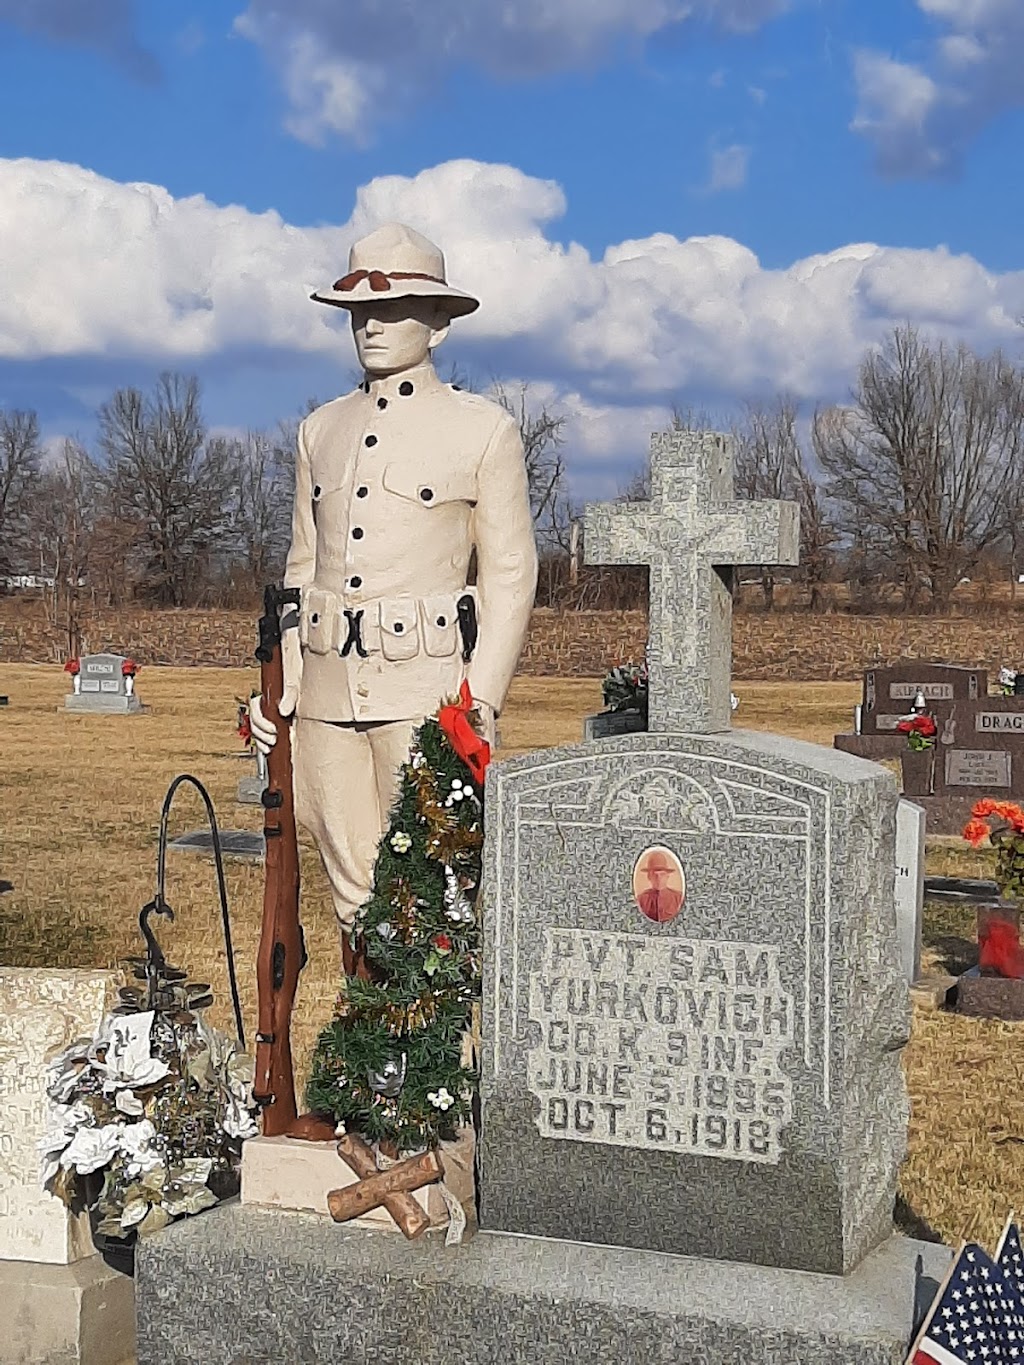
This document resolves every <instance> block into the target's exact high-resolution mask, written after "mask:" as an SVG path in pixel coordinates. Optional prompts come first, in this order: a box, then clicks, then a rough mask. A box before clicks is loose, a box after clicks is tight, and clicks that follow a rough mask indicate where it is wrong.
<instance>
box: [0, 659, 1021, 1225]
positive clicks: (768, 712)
mask: <svg viewBox="0 0 1024 1365" xmlns="http://www.w3.org/2000/svg"><path fill="white" fill-rule="evenodd" d="M255 677H256V674H255V672H254V671H252V670H245V669H213V668H208V669H176V668H166V669H164V668H148V669H145V670H144V671H143V672H142V673H141V675H140V678H139V693H140V695H141V697H142V698H143V700H144V701H145V702H146V703H148V704H149V705H151V707H152V710H151V712H149V713H147V714H145V715H142V716H139V717H137V718H117V717H89V716H79V715H70V714H65V713H64V712H63V711H61V710H58V708H59V707H60V706H61V705H62V702H63V696H64V693H65V692H66V691H67V680H66V679H65V677H64V675H63V674H62V673H61V671H60V670H59V669H58V668H56V667H53V666H50V667H47V666H42V665H39V666H23V665H0V693H9V694H10V699H11V700H10V706H9V707H8V708H6V709H0V880H2V881H8V882H12V883H13V885H14V889H13V891H11V892H9V893H7V894H4V895H2V896H0V963H2V964H6V965H14V964H17V965H27V966H43V965H54V966H71V965H114V964H116V963H117V962H118V960H119V959H120V958H122V957H123V956H124V955H126V954H127V953H130V952H135V951H137V950H138V947H139V940H138V936H137V929H136V920H137V915H138V912H139V909H140V907H141V906H142V905H143V904H145V902H146V901H148V900H149V899H150V898H151V896H152V894H153V888H154V877H155V861H156V834H157V822H158V815H159V807H160V802H161V800H162V797H163V793H164V791H165V789H166V787H167V784H168V783H169V782H170V780H171V779H172V778H173V777H174V776H175V775H176V774H177V773H179V772H186V771H187V772H192V773H194V774H195V775H196V776H197V777H199V778H200V779H201V780H202V781H203V782H204V783H205V784H206V785H207V786H208V787H209V789H210V791H211V794H212V796H213V800H214V803H215V805H216V808H217V811H218V816H219V819H220V821H221V823H222V825H223V826H224V827H226V828H248V829H253V830H255V829H257V828H258V827H259V810H258V808H254V807H252V806H238V805H236V804H235V800H234V797H235V786H236V783H237V780H238V778H239V777H240V776H241V775H242V774H243V772H247V771H248V766H247V764H245V763H244V762H241V761H240V760H239V757H238V752H239V745H238V741H237V739H236V737H235V734H234V712H235V698H236V697H237V696H242V695H244V694H246V693H247V692H248V690H249V686H250V683H251V682H253V681H254V679H255ZM737 690H738V691H739V693H740V698H741V710H740V712H739V714H738V716H737V722H738V723H741V724H743V725H744V726H746V727H749V728H752V729H768V728H771V729H776V730H779V731H781V732H783V733H786V734H790V735H793V736H796V737H798V738H802V739H808V740H813V741H816V742H819V743H824V744H828V743H830V742H831V737H832V735H833V734H834V733H835V732H836V731H837V730H838V729H845V728H847V727H848V723H849V718H850V714H851V708H852V706H853V704H854V702H855V701H856V700H857V699H858V695H859V687H858V686H857V685H856V684H850V683H810V684H806V685H803V686H800V687H799V688H797V687H794V686H793V684H775V683H741V684H739V686H738V688H737ZM599 703H600V688H599V685H598V683H597V682H596V681H593V680H585V679H577V680H572V681H559V680H554V679H537V678H528V679H521V680H519V681H518V682H517V683H516V685H515V688H514V691H513V694H512V698H511V702H510V705H509V707H508V709H507V711H506V713H505V716H504V717H503V723H502V728H503V739H504V743H505V746H506V747H505V749H504V750H503V753H504V754H506V755H510V754H515V753H522V752H525V751H527V750H529V749H532V748H537V747H542V746H545V745H549V744H556V743H564V742H568V741H571V740H573V739H575V738H577V737H578V736H579V735H580V732H581V718H582V717H583V716H584V715H585V714H586V713H587V712H589V711H591V710H594V709H596V708H597V707H598V705H599ZM201 817H202V812H201V807H200V803H199V800H198V798H197V797H196V796H195V794H194V793H191V792H190V791H189V790H188V789H184V790H182V791H181V792H180V793H179V796H178V798H177V803H176V806H175V811H174V814H173V815H172V822H171V829H172V834H174V833H178V832H180V831H182V830H184V829H186V828H194V827H196V826H198V825H200V824H201V823H202V818H201ZM168 861H169V876H168V899H169V901H170V903H171V905H172V906H173V907H174V909H175V911H176V915H177V918H176V920H175V922H174V923H173V924H172V925H167V926H165V925H164V924H163V923H162V922H161V923H159V924H158V929H159V932H160V937H161V940H162V942H163V944H164V947H165V951H166V952H167V955H168V957H169V959H170V960H171V961H172V962H175V963H176V964H178V965H180V966H183V967H186V968H187V969H188V970H189V972H190V973H191V975H192V976H193V977H194V978H196V979H200V980H204V981H210V982H212V984H213V987H214V990H215V992H216V994H217V1004H216V1006H215V1009H214V1019H215V1022H217V1023H219V1024H221V1025H222V1026H225V1027H229V1026H230V1022H231V1015H230V1004H229V996H228V991H227V981H226V973H225V962H224V953H223V948H222V945H221V935H220V924H219V914H218V906H217V898H216V886H215V880H214V872H213V865H212V862H211V861H209V860H207V859H203V858H197V857H196V856H195V855H191V854H187V853H176V854H172V855H171V857H170V858H169V860H168ZM929 867H930V870H931V871H933V872H954V871H955V872H959V873H964V874H967V875H971V874H973V875H984V873H985V871H986V862H985V858H984V855H975V854H973V853H971V852H969V851H961V850H956V849H952V850H946V849H944V850H937V851H936V852H935V853H934V854H932V855H931V856H930V862H929ZM303 877H304V883H303V888H304V889H303V919H304V922H305V925H306V935H307V941H308V945H309V950H310V955H311V963H310V966H309V968H308V969H307V971H306V972H305V974H304V976H303V979H302V984H301V987H300V995H299V1000H298V1004H297V1009H296V1019H295V1032H296V1045H297V1047H296V1050H297V1053H298V1062H299V1069H300V1072H301V1071H302V1069H303V1063H304V1060H305V1059H306V1058H308V1055H309V1051H310V1048H311V1046H312V1044H313V1042H314V1039H315V1036H316V1030H317V1028H318V1026H319V1025H320V1023H321V1022H322V1021H323V1020H324V1019H326V1018H327V1016H328V1015H329V1013H330V1010H331V1005H332V1003H333V999H334V995H335V989H336V980H337V977H336V972H337V960H338V948H337V938H336V934H335V930H334V925H333V920H332V915H331V911H330V905H329V901H328V897H327V891H326V883H325V881H324V878H323V875H322V873H321V870H320V867H319V865H318V863H317V859H316V856H315V853H314V852H313V850H312V849H311V848H309V847H306V848H305V850H304V856H303ZM228 890H229V895H230V899H231V909H232V919H233V924H234V933H235V947H236V955H237V959H238V966H239V975H240V977H241V985H242V991H243V1002H244V1007H245V1016H246V1027H247V1030H248V1031H249V1033H250V1035H251V1032H252V1028H253V1019H254V1011H255V983H254V979H253V970H252V963H253V961H254V959H255V953H256V943H257V938H258V933H259V917H260V907H261V899H262V869H261V868H260V867H257V866H252V865H250V864H245V863H240V862H236V861H232V860H229V861H228ZM972 938H973V934H972V931H971V925H970V918H969V915H967V914H965V913H964V912H950V911H949V910H943V909H941V908H939V907H935V908H931V909H929V912H928V915H927V923H926V941H927V952H926V961H927V962H928V963H929V964H930V965H932V966H934V967H937V968H941V967H943V966H949V967H956V968H958V969H962V967H963V965H964V964H966V963H969V962H970V960H971V954H972ZM1022 1043H1024V1025H1008V1024H998V1023H989V1022H984V1021H978V1020H967V1019H961V1018H958V1017H956V1016H954V1015H949V1014H935V1013H924V1012H918V1013H917V1014H916V1016H915V1019H914V1031H913V1038H912V1041H911V1044H910V1046H909V1048H907V1050H906V1052H905V1054H904V1056H905V1062H906V1068H907V1077H908V1081H909V1086H910V1091H911V1096H912V1101H913V1117H912V1120H911V1130H910V1153H909V1156H908V1158H907V1161H906V1164H905V1166H904V1169H903V1175H902V1189H903V1198H904V1201H905V1204H906V1210H905V1221H906V1223H907V1225H908V1226H917V1227H918V1229H919V1230H923V1229H925V1228H927V1229H931V1231H932V1233H933V1234H935V1235H939V1236H941V1237H942V1238H943V1239H944V1240H946V1241H956V1240H957V1239H958V1238H959V1237H961V1236H971V1237H977V1238H980V1239H981V1240H982V1241H985V1242H989V1243H991V1242H992V1241H993V1240H994V1238H995V1236H996V1233H997V1232H998V1229H999V1226H1000V1225H1001V1223H1002V1220H1003V1217H1004V1216H1005V1213H1006V1212H1007V1210H1008V1209H1009V1208H1010V1207H1011V1206H1014V1205H1015V1206H1016V1207H1017V1208H1021V1207H1024V1084H1022V1081H1024V1048H1022Z"/></svg>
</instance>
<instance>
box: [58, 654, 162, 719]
mask: <svg viewBox="0 0 1024 1365" xmlns="http://www.w3.org/2000/svg"><path fill="white" fill-rule="evenodd" d="M127 662H128V660H127V656H126V655H124V654H85V655H83V656H82V658H81V659H80V660H79V675H78V690H77V691H74V692H69V693H68V694H67V696H66V697H65V698H64V706H65V709H66V710H68V711H85V712H89V711H93V712H100V713H103V714H110V715H121V716H126V715H133V714H135V713H136V712H139V711H141V710H142V709H143V707H142V703H141V702H140V701H139V698H138V697H137V696H136V695H135V692H134V690H133V691H131V692H129V690H128V679H127V677H126V676H125V674H124V673H123V672H122V669H123V666H124V664H125V663H127Z"/></svg>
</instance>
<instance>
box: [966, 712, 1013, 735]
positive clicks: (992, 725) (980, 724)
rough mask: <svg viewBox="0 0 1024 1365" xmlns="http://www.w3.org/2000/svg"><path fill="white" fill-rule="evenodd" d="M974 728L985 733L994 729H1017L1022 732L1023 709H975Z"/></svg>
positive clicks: (989, 732)
mask: <svg viewBox="0 0 1024 1365" xmlns="http://www.w3.org/2000/svg"><path fill="white" fill-rule="evenodd" d="M974 728H975V730H980V731H982V732H984V733H986V734H991V733H992V732H993V731H996V730H1017V731H1019V732H1020V733H1022V734H1024V711H977V712H975V716H974Z"/></svg>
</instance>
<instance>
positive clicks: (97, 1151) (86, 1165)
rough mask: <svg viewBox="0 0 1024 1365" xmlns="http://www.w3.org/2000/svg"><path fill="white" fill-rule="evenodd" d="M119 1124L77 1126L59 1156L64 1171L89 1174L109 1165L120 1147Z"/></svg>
mask: <svg viewBox="0 0 1024 1365" xmlns="http://www.w3.org/2000/svg"><path fill="white" fill-rule="evenodd" d="M120 1137H121V1125H120V1124H119V1123H107V1124H104V1126H103V1127H102V1128H79V1129H78V1131H77V1132H76V1133H75V1136H74V1137H73V1138H72V1139H71V1142H70V1143H69V1144H68V1146H67V1147H66V1148H65V1150H64V1153H63V1155H62V1156H61V1158H60V1164H61V1165H62V1166H63V1167H64V1169H65V1170H66V1171H68V1170H75V1171H77V1172H78V1174H79V1175H89V1174H90V1172H92V1171H98V1170H100V1169H101V1168H102V1167H103V1166H109V1165H110V1163H111V1162H112V1161H113V1159H114V1157H115V1156H117V1153H118V1148H119V1147H120Z"/></svg>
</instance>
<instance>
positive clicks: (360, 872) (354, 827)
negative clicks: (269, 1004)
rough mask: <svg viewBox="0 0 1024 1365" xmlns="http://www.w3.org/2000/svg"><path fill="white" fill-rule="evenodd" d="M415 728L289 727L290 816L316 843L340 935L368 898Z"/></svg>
mask: <svg viewBox="0 0 1024 1365" xmlns="http://www.w3.org/2000/svg"><path fill="white" fill-rule="evenodd" d="M415 724H416V723H415V722H413V721H389V722H385V723H383V724H379V725H333V724H330V723H329V722H327V721H318V720H302V719H298V720H296V722H295V730H294V747H295V755H294V765H295V814H296V818H297V819H298V820H299V822H300V824H302V825H303V827H304V828H305V829H307V830H308V831H309V832H310V834H311V835H312V836H313V838H314V840H315V841H316V845H317V848H318V849H319V852H320V858H321V860H322V862H323V865H324V868H325V870H326V872H327V877H328V880H329V881H330V884H331V896H332V899H333V901H334V912H335V914H336V915H337V917H338V924H339V927H340V929H341V932H342V934H344V933H345V932H346V931H347V930H348V929H350V928H351V927H352V923H353V921H354V920H355V917H356V912H357V911H358V910H359V907H360V906H361V905H362V904H363V903H364V902H365V901H366V899H367V897H368V896H369V894H370V889H371V887H372V885H373V867H374V863H375V861H376V858H377V845H378V843H379V842H380V837H381V835H382V834H383V832H384V830H385V829H386V828H387V821H388V812H389V811H390V809H391V805H392V803H393V802H394V799H395V796H396V794H397V791H398V787H399V783H400V780H401V766H402V764H403V763H404V762H405V760H406V758H407V756H408V753H409V741H410V739H411V737H412V732H413V730H414V728H415Z"/></svg>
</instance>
